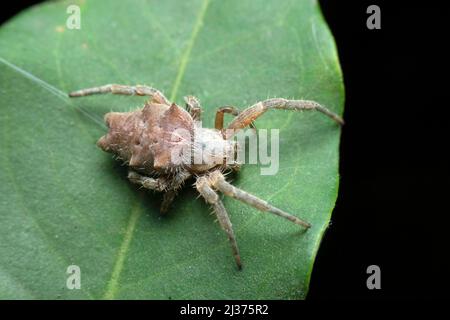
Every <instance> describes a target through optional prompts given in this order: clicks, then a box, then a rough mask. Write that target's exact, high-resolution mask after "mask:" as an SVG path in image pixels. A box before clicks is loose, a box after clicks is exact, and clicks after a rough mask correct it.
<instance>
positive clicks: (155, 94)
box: [69, 84, 170, 105]
mask: <svg viewBox="0 0 450 320" xmlns="http://www.w3.org/2000/svg"><path fill="white" fill-rule="evenodd" d="M103 93H112V94H123V95H127V96H133V95H137V96H150V97H152V98H153V99H154V100H155V102H158V103H162V104H166V105H170V102H169V100H167V98H166V97H165V96H164V94H163V93H162V92H161V91H159V90H157V89H155V88H152V87H148V86H141V85H137V86H127V85H119V84H106V85H104V86H100V87H93V88H86V89H81V90H77V91H73V92H71V93H69V97H84V96H89V95H91V94H103Z"/></svg>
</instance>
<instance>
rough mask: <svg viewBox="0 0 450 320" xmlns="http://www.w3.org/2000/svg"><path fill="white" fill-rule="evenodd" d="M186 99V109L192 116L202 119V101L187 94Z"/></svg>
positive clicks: (195, 118)
mask: <svg viewBox="0 0 450 320" xmlns="http://www.w3.org/2000/svg"><path fill="white" fill-rule="evenodd" d="M184 101H185V102H186V110H187V111H188V112H189V114H190V115H191V116H192V119H194V120H197V121H200V120H201V118H202V106H201V105H200V101H199V100H198V99H197V98H196V97H194V96H186V97H184Z"/></svg>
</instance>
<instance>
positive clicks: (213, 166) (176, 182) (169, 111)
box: [69, 84, 343, 268]
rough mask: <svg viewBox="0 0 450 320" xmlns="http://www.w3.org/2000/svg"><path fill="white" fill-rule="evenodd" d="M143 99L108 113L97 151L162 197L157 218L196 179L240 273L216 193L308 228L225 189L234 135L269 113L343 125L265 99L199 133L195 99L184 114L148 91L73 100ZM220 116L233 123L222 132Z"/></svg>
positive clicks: (294, 103) (117, 89) (122, 89)
mask: <svg viewBox="0 0 450 320" xmlns="http://www.w3.org/2000/svg"><path fill="white" fill-rule="evenodd" d="M109 92H110V93H114V94H123V95H141V96H150V97H151V98H150V99H149V100H148V101H147V102H146V103H145V106H144V107H143V108H141V109H137V110H135V111H132V112H123V113H119V112H110V113H107V114H106V115H105V122H106V124H107V125H108V128H109V131H108V133H107V134H106V135H104V136H103V137H101V138H100V139H99V141H98V142H97V145H98V146H99V147H100V148H101V149H103V150H104V151H106V152H110V153H112V154H114V155H116V156H117V157H118V158H119V159H121V160H122V161H124V162H125V163H126V164H127V165H128V166H129V173H128V178H129V179H130V181H131V182H133V183H136V184H138V185H141V186H142V187H144V188H147V189H151V190H154V191H159V192H164V196H163V202H162V204H161V212H166V211H167V210H168V208H169V205H170V203H171V202H172V201H173V199H174V198H175V196H176V193H177V191H178V189H180V188H181V187H182V186H183V183H184V182H185V181H186V180H187V179H189V178H191V177H194V178H195V179H196V183H195V187H196V188H197V190H198V192H199V193H200V195H201V196H202V197H203V198H204V199H205V201H206V202H207V203H209V204H210V205H211V206H212V207H213V209H214V212H215V214H216V215H217V218H218V221H219V223H220V225H221V227H222V228H223V229H224V230H225V232H226V233H227V235H228V238H229V240H230V243H231V247H232V249H233V254H234V257H235V260H236V263H237V265H238V267H239V268H241V267H242V264H241V259H240V255H239V249H238V246H237V243H236V239H235V236H234V232H233V229H232V226H231V222H230V218H229V216H228V213H227V212H226V209H225V207H224V206H223V203H222V201H221V200H220V198H219V196H218V194H217V192H222V193H223V194H225V195H227V196H230V197H233V198H235V199H237V200H240V201H242V202H245V203H247V204H249V205H252V206H254V207H256V208H257V209H259V210H261V211H266V212H270V213H273V214H276V215H278V216H281V217H283V218H286V219H288V220H290V221H292V222H294V223H296V224H299V225H301V226H303V227H306V228H309V227H310V224H309V223H308V222H305V221H303V220H301V219H299V218H297V217H295V216H293V215H290V214H289V213H286V212H284V211H282V210H280V209H278V208H276V207H274V206H272V205H270V204H269V203H267V202H266V201H264V200H261V199H259V198H258V197H256V196H254V195H251V194H249V193H247V192H245V191H243V190H241V189H239V188H236V187H234V186H233V185H231V184H230V183H228V182H227V181H226V179H225V177H224V175H223V172H225V171H226V170H229V169H232V170H236V169H237V168H239V164H238V163H236V162H235V156H236V154H235V153H236V149H237V145H236V142H235V141H234V140H233V136H234V134H235V133H236V132H237V131H239V130H241V129H244V128H246V127H248V126H253V121H254V120H256V119H257V118H258V117H259V116H260V115H262V114H263V113H264V112H266V111H267V110H269V109H285V110H317V111H320V112H322V113H324V114H325V115H327V116H329V117H330V118H332V119H333V120H335V121H336V122H337V123H339V124H343V120H342V119H341V118H340V117H339V116H338V115H336V114H335V113H333V112H331V111H330V110H328V109H327V108H325V107H323V106H321V105H320V104H318V103H316V102H314V101H308V100H287V99H282V98H274V99H268V100H264V101H261V102H258V103H256V104H254V105H253V106H251V107H249V108H247V109H245V110H244V111H242V112H239V111H238V110H237V109H236V108H234V107H231V106H226V107H222V108H219V109H218V111H217V113H216V119H215V128H214V129H209V128H203V127H202V126H201V122H200V121H199V120H200V116H201V107H200V104H199V102H198V100H197V99H196V98H195V97H192V96H188V97H185V101H186V110H184V109H183V108H181V107H179V106H177V105H176V104H175V103H170V102H169V101H168V100H167V98H166V97H165V96H164V95H163V94H162V93H161V92H160V91H158V90H156V89H154V88H151V87H147V86H123V85H115V84H112V85H105V86H101V87H94V88H89V89H83V90H79V91H75V92H72V93H70V94H69V96H71V97H81V96H87V95H91V94H99V93H109ZM224 113H230V114H232V115H234V116H235V118H234V119H233V120H232V121H231V123H230V124H229V125H228V127H227V128H226V130H225V129H224V128H223V118H224Z"/></svg>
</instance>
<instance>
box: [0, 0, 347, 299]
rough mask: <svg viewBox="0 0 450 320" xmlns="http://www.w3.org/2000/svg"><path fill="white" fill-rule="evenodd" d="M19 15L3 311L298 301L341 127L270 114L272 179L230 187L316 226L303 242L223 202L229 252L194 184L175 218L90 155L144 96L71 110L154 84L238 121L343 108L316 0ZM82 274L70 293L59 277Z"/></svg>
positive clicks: (4, 104)
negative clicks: (115, 114)
mask: <svg viewBox="0 0 450 320" xmlns="http://www.w3.org/2000/svg"><path fill="white" fill-rule="evenodd" d="M73 2H74V1H69V2H52V3H45V4H42V5H39V6H36V7H33V8H31V9H29V10H26V11H25V12H23V13H21V14H19V15H18V16H17V17H15V18H14V19H12V20H11V21H9V22H7V23H6V24H5V25H3V26H2V27H1V28H0V101H1V116H0V123H1V125H0V130H1V140H0V148H1V157H0V158H1V159H0V161H1V162H0V163H1V170H0V181H1V183H0V208H1V214H0V298H38V299H54V298H61V299H80V298H81V299H83V298H87V299H91V298H92V299H97V298H117V299H122V298H123V299H131V298H138V299H148V298H153V299H185V298H196V299H228V298H232V299H241V298H242V299H246V298H250V299H263V298H264V299H297V298H304V297H305V296H306V294H307V291H308V284H309V279H310V274H311V270H312V266H313V262H314V258H315V255H316V253H317V250H318V247H319V244H320V241H321V238H322V235H323V233H324V231H325V230H326V228H327V225H328V223H329V219H330V215H331V212H332V209H333V206H334V203H335V200H336V197H337V190H338V156H339V154H338V146H339V136H340V129H339V127H338V126H337V125H336V124H335V123H334V122H333V121H331V120H330V119H329V118H327V117H325V116H324V115H322V114H319V113H315V112H304V113H295V112H290V111H278V110H276V111H271V112H269V113H267V114H265V115H264V116H263V117H261V118H260V119H258V121H257V124H256V125H257V127H258V128H268V129H271V128H278V129H280V168H279V172H278V173H277V174H276V175H274V176H262V175H260V166H258V165H247V166H245V167H244V168H243V169H242V171H241V172H240V173H239V175H238V176H236V177H235V178H234V179H233V180H234V181H233V183H234V184H235V185H237V186H239V187H240V188H242V189H244V190H247V191H248V192H251V193H253V194H255V195H257V196H259V197H261V198H263V199H265V200H268V201H270V202H271V203H273V204H274V205H275V206H277V207H279V208H281V209H283V210H285V211H287V212H290V213H293V214H295V215H297V216H299V217H301V218H304V219H306V220H307V221H309V222H311V223H312V224H313V227H312V228H311V229H309V230H308V231H306V232H305V231H303V230H302V229H301V228H300V227H299V226H297V225H294V224H292V223H289V222H287V221H286V220H284V219H280V218H279V217H276V216H273V215H269V214H264V213H260V212H258V211H257V210H255V209H253V208H251V207H249V206H246V205H244V204H242V203H240V202H237V201H235V200H233V199H228V198H227V199H224V203H225V206H226V207H227V209H228V211H229V213H230V216H231V220H232V222H233V225H234V228H235V233H236V236H237V241H238V244H239V246H240V250H241V256H242V259H243V263H244V269H243V270H242V271H238V270H237V268H236V265H235V262H234V260H233V257H232V255H231V249H230V247H229V243H228V240H227V238H226V236H225V234H224V232H223V231H222V230H221V229H220V226H219V225H218V224H217V223H216V222H214V220H215V217H214V216H212V215H210V212H211V210H210V208H208V206H207V205H206V204H205V203H204V201H203V200H202V199H197V198H196V197H197V194H196V192H195V190H194V189H193V188H192V187H191V185H190V183H189V184H188V185H187V186H186V188H185V189H184V190H183V192H182V193H181V194H180V195H179V196H178V198H177V199H176V200H175V202H174V204H173V207H172V210H171V212H170V213H169V214H168V215H167V216H164V217H161V216H160V215H159V205H160V201H161V195H160V194H152V193H149V192H146V191H144V190H138V189H137V188H136V187H135V186H133V185H131V184H130V183H129V182H128V181H127V179H126V168H125V167H123V166H121V164H120V163H118V162H116V161H114V160H113V159H112V158H111V155H109V154H106V153H104V152H102V151H101V150H100V149H98V148H97V147H96V145H95V143H96V141H97V139H98V138H99V137H100V136H102V135H103V134H104V133H105V131H106V129H105V126H104V125H99V124H101V123H102V116H103V114H105V113H106V112H109V111H111V110H115V111H125V110H130V109H133V108H136V107H140V106H142V105H143V103H144V101H145V99H144V98H142V97H124V96H112V95H104V96H93V97H86V98H80V99H69V98H67V97H66V93H67V92H69V91H72V90H75V89H80V88H85V87H90V86H97V85H103V84H107V83H120V84H148V85H152V86H154V87H156V88H158V89H160V90H162V91H163V92H165V93H166V95H167V96H168V97H169V98H171V99H173V100H174V101H176V102H177V103H179V104H180V105H181V104H182V97H183V95H188V94H192V95H195V96H197V97H199V99H200V100H201V102H202V105H203V107H204V109H205V110H204V118H203V125H204V126H208V127H212V126H213V118H214V114H215V110H216V109H217V107H219V106H223V105H236V106H239V107H240V108H244V107H246V106H249V105H251V104H252V103H254V102H256V101H258V100H262V99H266V98H267V97H285V98H296V99H300V98H304V99H313V100H316V101H318V102H319V103H321V104H323V105H325V106H328V107H329V108H330V109H331V110H334V111H335V112H337V113H342V110H343V99H344V95H343V84H342V76H341V72H340V67H339V63H338V58H337V54H336V49H335V45H334V42H333V39H332V36H331V33H330V31H329V30H328V28H327V26H326V24H325V22H324V19H323V17H322V15H321V12H320V8H319V6H318V4H317V2H316V1H306V0H305V1H296V0H292V1H277V0H271V1H267V0H265V1H242V0H228V1H217V0H211V1H208V0H194V1H182V0H179V1H175V0H174V1H157V0H154V1H133V2H129V1H119V0H115V1H79V2H76V1H75V3H78V5H79V6H80V8H81V29H80V30H76V29H73V30H70V29H67V28H66V19H67V18H68V17H69V14H67V13H66V9H67V7H68V5H69V4H72V3H73ZM69 265H77V266H79V267H80V269H81V289H79V290H77V289H74V290H69V289H67V287H66V280H67V277H68V276H69V275H68V274H67V273H66V272H67V267H68V266H69Z"/></svg>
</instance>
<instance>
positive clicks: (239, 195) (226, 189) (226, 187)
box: [209, 170, 311, 228]
mask: <svg viewBox="0 0 450 320" xmlns="http://www.w3.org/2000/svg"><path fill="white" fill-rule="evenodd" d="M209 181H210V184H211V185H212V186H213V187H214V188H216V189H217V190H219V191H221V192H222V193H223V194H225V195H227V196H229V197H232V198H235V199H237V200H239V201H242V202H244V203H246V204H249V205H251V206H253V207H255V208H256V209H258V210H261V211H266V212H270V213H273V214H275V215H277V216H280V217H283V218H285V219H287V220H289V221H292V222H293V223H296V224H298V225H301V226H303V227H305V228H310V227H311V224H309V223H308V222H306V221H303V220H301V219H299V218H297V217H296V216H293V215H291V214H289V213H287V212H284V211H282V210H280V209H278V208H276V207H274V206H272V205H271V204H269V203H268V202H267V201H264V200H262V199H260V198H258V197H256V196H254V195H252V194H250V193H248V192H245V191H244V190H241V189H239V188H236V187H235V186H233V185H232V184H230V183H228V182H227V181H226V180H225V177H224V176H223V174H222V173H221V172H220V171H218V170H217V171H213V172H212V173H211V174H210V175H209Z"/></svg>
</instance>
